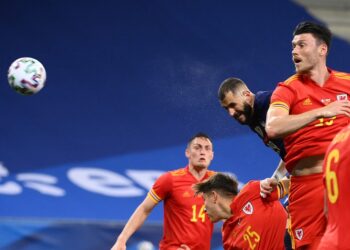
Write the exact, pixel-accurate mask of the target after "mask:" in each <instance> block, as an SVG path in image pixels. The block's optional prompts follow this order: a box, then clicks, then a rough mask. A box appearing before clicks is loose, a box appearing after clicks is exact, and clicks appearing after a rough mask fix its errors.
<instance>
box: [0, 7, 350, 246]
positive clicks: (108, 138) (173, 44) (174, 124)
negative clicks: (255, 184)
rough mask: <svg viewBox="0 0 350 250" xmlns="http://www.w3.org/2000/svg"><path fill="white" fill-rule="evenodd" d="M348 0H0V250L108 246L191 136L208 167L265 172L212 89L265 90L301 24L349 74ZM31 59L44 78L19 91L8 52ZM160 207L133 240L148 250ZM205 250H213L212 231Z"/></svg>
mask: <svg viewBox="0 0 350 250" xmlns="http://www.w3.org/2000/svg"><path fill="white" fill-rule="evenodd" d="M349 9H350V3H349V1H345V0H343V1H325V0H323V1H311V0H310V1H306V0H304V1H303V0H297V1H287V0H285V1H278V0H271V1H229V0H225V1H219V2H218V1H209V0H202V1H184V0H180V1H160V0H153V1H145V0H140V1H113V0H101V1H97V0H89V1H78V0H77V1H66V0H62V1H55V0H31V1H25V0H1V2H0V28H1V30H2V34H3V35H2V39H1V54H0V55H1V56H0V77H1V78H0V79H1V80H0V83H1V84H0V104H1V105H0V115H1V123H0V138H1V139H0V161H1V164H0V249H4V250H19V249H23V250H44V249H65V250H70V249H75V250H78V249H88V250H89V249H109V248H110V247H111V246H112V244H113V242H114V240H115V238H116V235H118V233H119V232H120V230H121V229H122V227H123V225H124V223H125V222H126V220H127V219H128V218H129V216H130V215H131V213H132V212H133V210H134V209H135V208H136V206H137V205H138V204H139V203H140V202H141V201H142V200H143V198H144V196H145V195H146V194H147V191H148V189H149V188H150V187H151V185H152V183H153V181H154V180H155V178H156V177H157V176H159V174H160V173H162V172H164V171H167V170H170V169H176V168H179V167H182V166H185V164H186V158H185V156H184V150H185V144H186V142H187V140H188V139H189V138H190V137H191V136H192V135H193V134H195V133H196V132H199V131H203V132H206V133H207V134H209V135H210V136H211V137H212V138H213V141H214V150H215V159H214V161H213V163H212V165H211V168H212V169H215V170H217V171H224V172H230V173H233V174H235V175H236V176H237V178H238V180H239V181H240V182H241V183H245V182H246V181H248V180H250V179H261V178H264V177H266V176H269V175H270V174H271V173H272V172H273V170H274V168H275V166H276V164H277V162H278V158H277V156H276V155H275V154H274V153H273V152H272V151H271V150H269V149H268V148H266V147H264V146H263V144H262V142H261V141H260V140H259V139H258V138H257V137H256V136H255V135H253V134H252V133H251V132H250V131H249V129H248V128H245V127H241V126H239V125H238V124H236V123H235V122H234V121H231V119H230V118H229V117H228V116H227V115H226V113H225V111H224V110H223V109H221V107H220V105H219V104H218V101H217V99H216V91H217V88H218V85H219V83H220V82H221V81H222V80H223V79H225V78H227V77H229V76H238V77H240V78H242V79H243V80H245V81H246V82H247V83H248V84H249V86H251V89H252V90H253V91H254V92H256V91H258V90H269V89H273V88H274V87H275V85H276V84H277V82H278V81H280V80H284V79H286V78H287V77H288V76H290V75H291V74H293V72H294V69H293V65H292V63H291V44H290V41H291V37H292V35H291V34H292V30H293V29H294V27H295V25H296V24H297V23H299V22H300V21H302V20H318V21H321V22H325V23H327V24H329V26H330V27H331V28H332V29H333V30H334V33H335V35H336V37H335V39H334V42H333V47H332V49H331V54H330V56H329V66H330V67H332V68H335V69H337V70H342V71H347V72H349V71H350V70H349V62H348V61H349V58H350V46H349V43H348V42H347V40H349V27H350V26H349V22H350V21H349V20H350V19H349V18H348V17H349V15H350V14H349ZM23 56H30V57H34V58H36V59H38V60H40V61H41V62H42V63H43V64H44V65H45V67H46V70H47V73H48V81H47V86H46V87H45V88H44V89H43V90H42V91H41V92H40V93H39V94H37V95H35V96H31V97H28V96H20V95H18V94H16V93H15V92H14V91H12V90H11V89H10V88H9V86H8V84H7V79H6V72H7V68H8V67H9V65H10V64H11V62H12V61H14V60H15V59H16V58H19V57H23ZM161 228H162V207H161V206H159V207H158V208H156V211H154V212H153V213H152V215H151V216H150V218H149V219H148V221H147V223H146V224H145V225H144V226H143V227H142V228H141V230H140V231H139V232H138V233H137V234H135V236H134V237H133V238H132V239H131V240H130V244H129V248H128V249H131V250H133V249H137V246H138V244H139V243H140V242H141V241H144V240H147V241H150V242H152V243H153V244H155V245H156V246H157V243H158V241H159V239H160V237H161V234H162V231H161ZM212 245H213V246H212V249H221V246H220V245H221V239H220V228H219V227H217V228H216V233H215V235H214V238H213V243H212Z"/></svg>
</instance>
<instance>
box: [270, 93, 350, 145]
mask: <svg viewBox="0 0 350 250" xmlns="http://www.w3.org/2000/svg"><path fill="white" fill-rule="evenodd" d="M336 115H346V116H349V117H350V102H349V101H347V100H346V101H335V102H332V103H330V104H328V105H327V106H325V107H322V108H317V109H313V110H310V111H307V112H304V113H301V114H298V115H290V114H289V109H288V107H286V106H284V105H283V104H282V105H281V104H278V103H276V104H274V103H272V104H271V105H270V108H269V110H268V112H267V117H266V133H267V135H268V137H269V138H270V139H275V138H281V137H282V138H283V137H285V136H287V135H290V134H292V133H294V132H296V131H298V130H299V129H301V128H303V127H305V126H306V125H307V124H309V123H310V122H313V121H315V120H317V119H321V118H331V117H334V116H336Z"/></svg>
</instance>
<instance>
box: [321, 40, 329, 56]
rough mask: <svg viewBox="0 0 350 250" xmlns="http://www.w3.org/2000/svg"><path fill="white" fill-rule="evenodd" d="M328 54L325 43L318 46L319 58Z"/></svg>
mask: <svg viewBox="0 0 350 250" xmlns="http://www.w3.org/2000/svg"><path fill="white" fill-rule="evenodd" d="M327 53H328V47H327V45H326V44H325V43H322V44H321V45H320V46H319V54H320V55H321V56H325V55H327Z"/></svg>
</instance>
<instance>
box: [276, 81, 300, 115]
mask: <svg viewBox="0 0 350 250" xmlns="http://www.w3.org/2000/svg"><path fill="white" fill-rule="evenodd" d="M294 97H295V92H294V91H293V89H292V88H291V87H290V86H289V85H288V84H285V83H283V82H282V83H279V84H278V86H277V88H276V89H275V90H274V91H273V93H272V96H271V105H273V106H275V107H282V108H286V109H288V110H289V108H290V107H291V105H292V103H293V100H294Z"/></svg>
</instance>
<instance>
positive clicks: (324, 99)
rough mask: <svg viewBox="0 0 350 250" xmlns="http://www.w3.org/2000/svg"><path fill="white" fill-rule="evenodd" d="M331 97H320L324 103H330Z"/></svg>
mask: <svg viewBox="0 0 350 250" xmlns="http://www.w3.org/2000/svg"><path fill="white" fill-rule="evenodd" d="M331 101H332V100H331V99H330V98H323V99H321V102H322V103H323V104H324V105H328V104H330V103H331Z"/></svg>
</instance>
